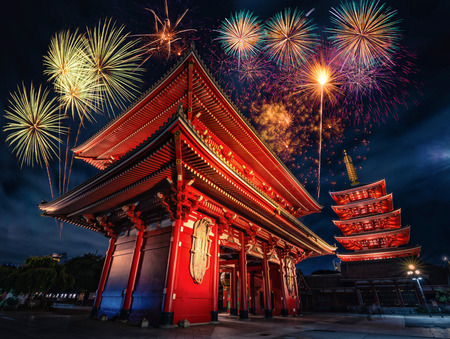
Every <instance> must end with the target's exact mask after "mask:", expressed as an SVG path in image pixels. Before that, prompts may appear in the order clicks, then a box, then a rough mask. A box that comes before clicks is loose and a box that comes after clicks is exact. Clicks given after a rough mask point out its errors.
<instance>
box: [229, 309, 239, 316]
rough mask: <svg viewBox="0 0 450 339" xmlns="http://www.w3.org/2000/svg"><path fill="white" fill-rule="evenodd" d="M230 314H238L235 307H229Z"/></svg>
mask: <svg viewBox="0 0 450 339" xmlns="http://www.w3.org/2000/svg"><path fill="white" fill-rule="evenodd" d="M230 315H238V310H237V308H230Z"/></svg>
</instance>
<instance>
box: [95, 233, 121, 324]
mask: <svg viewBox="0 0 450 339" xmlns="http://www.w3.org/2000/svg"><path fill="white" fill-rule="evenodd" d="M115 245H116V236H112V237H111V238H109V247H108V251H107V252H106V258H105V262H104V263H103V270H102V275H101V276H100V282H99V283H98V288H97V295H96V297H95V302H94V307H93V308H92V312H91V316H93V317H96V316H97V314H98V309H99V308H100V304H101V301H102V294H103V290H104V289H105V285H106V278H107V277H108V273H109V269H110V268H111V261H112V254H113V252H114V247H115Z"/></svg>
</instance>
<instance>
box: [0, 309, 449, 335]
mask: <svg viewBox="0 0 450 339" xmlns="http://www.w3.org/2000/svg"><path fill="white" fill-rule="evenodd" d="M219 320H220V322H221V324H220V325H210V324H206V325H194V326H190V327H188V328H173V329H168V330H167V329H160V328H152V327H149V328H140V327H137V326H131V325H128V324H123V323H119V322H112V321H106V322H101V321H96V320H90V319H88V318H87V314H86V313H83V314H73V313H69V312H64V311H59V312H36V313H31V312H0V338H2V339H9V338H11V339H21V338H57V339H62V338H64V339H66V338H68V339H71V338H108V339H115V338H177V339H178V338H284V339H290V338H306V339H308V338H314V339H315V338H330V339H338V338H345V339H359V338H366V339H374V338H384V339H388V338H389V339H393V338H396V339H399V338H450V317H449V316H446V317H444V318H441V317H440V316H433V318H429V317H428V316H417V315H415V316H395V315H381V316H380V315H377V316H371V317H370V318H368V317H367V315H358V314H336V313H313V314H305V315H303V316H302V317H289V318H283V317H275V318H274V319H272V320H265V319H263V317H261V316H252V317H251V320H250V321H240V320H238V319H237V317H233V316H228V315H219Z"/></svg>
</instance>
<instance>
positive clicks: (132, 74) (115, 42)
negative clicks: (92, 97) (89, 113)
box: [85, 19, 143, 112]
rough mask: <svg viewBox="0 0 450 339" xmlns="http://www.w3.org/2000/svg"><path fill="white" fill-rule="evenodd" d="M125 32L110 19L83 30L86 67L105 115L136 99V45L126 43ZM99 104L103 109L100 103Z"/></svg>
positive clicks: (132, 42)
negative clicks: (95, 86)
mask: <svg viewBox="0 0 450 339" xmlns="http://www.w3.org/2000/svg"><path fill="white" fill-rule="evenodd" d="M124 29H125V26H120V27H116V24H115V23H114V22H112V20H111V19H105V20H103V21H102V20H100V21H99V23H98V25H97V26H95V27H94V28H93V29H91V28H89V27H88V28H87V29H86V31H87V39H85V42H86V55H87V59H88V64H89V67H90V69H91V72H92V73H93V75H94V78H95V81H96V82H97V83H98V88H97V89H98V90H99V91H100V94H101V98H100V99H103V100H104V101H106V103H107V107H106V109H107V110H108V112H114V106H115V107H118V108H124V104H125V102H127V101H129V100H132V99H134V98H135V95H136V93H137V92H138V90H139V86H138V84H139V83H141V82H142V80H141V77H140V74H141V72H142V71H143V70H142V69H141V68H139V60H140V56H139V48H138V43H139V42H138V40H128V37H129V33H124ZM98 103H100V107H101V108H103V107H102V106H103V101H102V100H98Z"/></svg>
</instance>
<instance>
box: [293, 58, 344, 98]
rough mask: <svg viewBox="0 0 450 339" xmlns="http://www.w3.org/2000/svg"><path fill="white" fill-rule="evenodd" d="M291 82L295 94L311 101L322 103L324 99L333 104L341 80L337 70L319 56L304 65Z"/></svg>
mask: <svg viewBox="0 0 450 339" xmlns="http://www.w3.org/2000/svg"><path fill="white" fill-rule="evenodd" d="M293 81H295V83H296V86H295V87H296V88H297V91H296V93H300V94H301V95H302V96H303V97H305V98H306V99H308V100H311V101H323V99H324V98H325V97H326V98H327V99H328V101H329V102H331V103H334V102H335V101H336V97H337V95H338V94H339V92H340V85H341V79H340V74H339V72H338V70H337V69H334V68H333V67H332V66H331V65H330V64H328V63H327V62H326V60H325V59H324V58H323V57H321V56H318V57H317V58H314V60H312V61H309V62H307V63H305V65H304V66H303V67H301V68H300V69H299V70H298V73H297V74H296V76H295V77H294V79H293Z"/></svg>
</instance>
